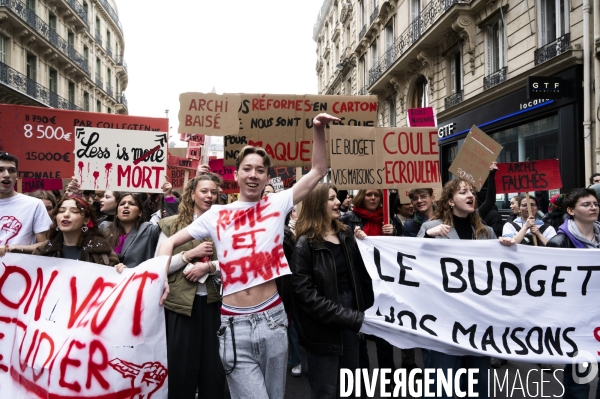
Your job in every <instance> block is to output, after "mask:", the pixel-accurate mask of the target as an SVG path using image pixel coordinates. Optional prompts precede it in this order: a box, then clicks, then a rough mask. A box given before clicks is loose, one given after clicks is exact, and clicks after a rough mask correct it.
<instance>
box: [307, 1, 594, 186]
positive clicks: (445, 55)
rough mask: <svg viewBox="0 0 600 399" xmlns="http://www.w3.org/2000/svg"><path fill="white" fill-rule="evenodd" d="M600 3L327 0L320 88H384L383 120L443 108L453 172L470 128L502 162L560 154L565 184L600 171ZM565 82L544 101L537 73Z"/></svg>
mask: <svg viewBox="0 0 600 399" xmlns="http://www.w3.org/2000/svg"><path fill="white" fill-rule="evenodd" d="M593 3H594V1H592V0H362V1H359V0H325V2H324V4H323V6H322V8H321V12H320V14H319V16H318V19H317V23H316V25H315V28H314V32H313V39H314V40H315V41H316V43H317V64H316V71H317V76H318V88H319V93H320V94H350V95H361V94H375V95H377V96H378V101H379V118H378V119H379V120H378V123H379V126H406V112H407V109H409V108H418V107H423V106H431V107H433V108H434V110H435V113H436V116H437V120H438V127H439V129H440V130H439V136H440V141H439V145H440V160H441V165H442V176H443V177H444V180H448V179H449V178H450V177H451V176H450V174H449V172H447V167H448V166H449V165H450V164H451V162H452V160H453V159H454V156H455V155H456V153H457V151H458V149H459V148H460V146H461V145H462V142H463V141H464V138H465V136H466V134H467V133H468V130H469V128H470V126H472V125H478V126H479V127H480V128H482V129H483V130H484V131H486V133H488V134H490V136H492V137H493V138H494V139H496V140H497V141H498V142H500V143H501V144H502V145H503V146H504V150H503V152H502V153H501V155H500V157H499V162H516V161H525V160H527V159H529V160H538V159H548V158H558V159H559V162H560V167H561V175H562V177H563V190H567V189H569V188H572V187H581V186H583V185H584V184H585V182H586V181H587V178H588V177H589V176H590V175H591V173H593V172H597V171H600V127H599V123H598V122H600V120H598V118H599V117H600V109H599V108H598V104H599V103H600V101H599V98H600V97H599V92H600V90H595V91H594V88H593V82H594V79H596V82H600V58H599V57H600V12H599V11H598V8H599V6H598V2H595V3H596V4H595V6H596V7H595V8H596V9H594V4H593ZM532 77H538V78H541V79H542V80H544V79H547V80H549V81H552V82H559V86H558V87H559V89H557V90H555V92H553V97H554V98H552V96H550V95H548V97H549V98H540V99H534V98H533V95H531V94H528V88H527V85H528V82H530V80H529V79H528V78H532Z"/></svg>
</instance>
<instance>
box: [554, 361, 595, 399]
mask: <svg viewBox="0 0 600 399" xmlns="http://www.w3.org/2000/svg"><path fill="white" fill-rule="evenodd" d="M572 373H573V365H572V364H570V363H569V364H565V369H564V370H563V384H564V386H565V394H564V396H563V398H564V399H588V397H589V394H590V383H589V382H588V383H586V384H578V383H576V382H575V380H574V379H573V374H572ZM577 374H579V373H577ZM583 376H585V374H583V375H582V377H583ZM596 399H600V381H599V382H598V385H597V386H596Z"/></svg>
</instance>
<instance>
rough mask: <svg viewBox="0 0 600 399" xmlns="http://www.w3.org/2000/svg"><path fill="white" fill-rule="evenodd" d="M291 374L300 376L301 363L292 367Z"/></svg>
mask: <svg viewBox="0 0 600 399" xmlns="http://www.w3.org/2000/svg"><path fill="white" fill-rule="evenodd" d="M292 376H293V377H302V364H299V365H297V366H296V367H293V368H292Z"/></svg>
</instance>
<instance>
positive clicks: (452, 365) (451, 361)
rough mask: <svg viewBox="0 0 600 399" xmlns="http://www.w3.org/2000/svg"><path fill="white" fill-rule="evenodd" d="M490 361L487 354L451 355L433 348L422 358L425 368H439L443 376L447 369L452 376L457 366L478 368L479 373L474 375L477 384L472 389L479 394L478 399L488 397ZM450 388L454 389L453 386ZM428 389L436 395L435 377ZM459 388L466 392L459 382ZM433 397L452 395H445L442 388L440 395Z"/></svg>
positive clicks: (447, 398) (446, 398) (449, 397)
mask: <svg viewBox="0 0 600 399" xmlns="http://www.w3.org/2000/svg"><path fill="white" fill-rule="evenodd" d="M490 362H491V358H490V357H489V356H453V355H446V354H445V353H441V352H438V351H434V350H429V351H428V353H427V355H426V356H425V359H424V363H425V367H426V368H435V369H441V372H442V373H444V376H445V377H448V371H447V369H452V376H454V375H455V374H456V371H457V370H458V369H459V368H478V369H479V373H478V374H477V375H476V378H477V384H475V386H474V391H475V392H476V393H478V394H479V396H478V397H479V399H482V398H489V396H488V371H489V369H490ZM438 372H440V371H439V370H438ZM452 388H453V389H454V391H456V389H455V388H454V387H452ZM429 390H430V392H433V393H434V395H437V378H434V383H433V384H432V385H431V387H430V389H429ZM461 390H462V391H463V392H466V391H467V387H466V386H463V384H461ZM435 397H436V398H444V399H452V395H450V396H447V395H446V390H445V389H443V388H442V395H441V396H435ZM467 397H468V396H467Z"/></svg>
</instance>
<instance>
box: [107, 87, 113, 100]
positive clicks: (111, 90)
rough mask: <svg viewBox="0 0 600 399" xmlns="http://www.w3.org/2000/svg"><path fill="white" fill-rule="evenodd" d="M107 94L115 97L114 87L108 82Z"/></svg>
mask: <svg viewBox="0 0 600 399" xmlns="http://www.w3.org/2000/svg"><path fill="white" fill-rule="evenodd" d="M106 94H108V96H109V97H113V88H112V86H110V85H108V84H107V85H106ZM113 98H114V97H113Z"/></svg>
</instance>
